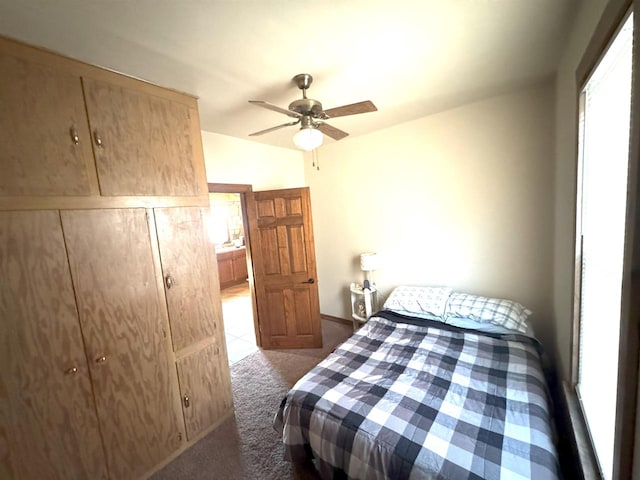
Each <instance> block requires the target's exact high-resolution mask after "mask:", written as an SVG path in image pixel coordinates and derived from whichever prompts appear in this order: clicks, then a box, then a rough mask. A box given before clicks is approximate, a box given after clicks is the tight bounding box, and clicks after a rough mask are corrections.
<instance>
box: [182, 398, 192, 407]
mask: <svg viewBox="0 0 640 480" xmlns="http://www.w3.org/2000/svg"><path fill="white" fill-rule="evenodd" d="M182 403H184V408H189V405H191V401H190V400H189V395H185V396H184V397H182Z"/></svg>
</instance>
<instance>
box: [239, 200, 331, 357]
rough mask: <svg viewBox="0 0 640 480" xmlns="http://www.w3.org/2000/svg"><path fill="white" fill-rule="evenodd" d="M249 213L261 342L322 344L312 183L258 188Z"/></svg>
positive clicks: (302, 345)
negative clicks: (310, 186)
mask: <svg viewBox="0 0 640 480" xmlns="http://www.w3.org/2000/svg"><path fill="white" fill-rule="evenodd" d="M248 213H249V216H248V217H249V233H250V238H251V241H252V242H253V252H254V254H253V259H252V260H253V268H254V276H255V287H256V301H257V306H258V312H259V314H260V335H261V342H262V347H263V348H267V349H268V348H311V347H318V346H321V345H322V335H321V325H320V307H319V299H318V284H317V276H316V264H315V247H314V240H313V224H312V219H311V201H310V196H309V189H308V188H299V189H285V190H271V191H263V192H254V193H253V195H251V196H250V199H249V201H248ZM256 244H257V245H256ZM256 252H257V254H256ZM309 279H311V280H313V282H312V283H308V282H309Z"/></svg>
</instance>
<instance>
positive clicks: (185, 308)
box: [154, 207, 223, 352]
mask: <svg viewBox="0 0 640 480" xmlns="http://www.w3.org/2000/svg"><path fill="white" fill-rule="evenodd" d="M208 210H209V209H208V208H199V207H184V208H156V209H155V210H154V212H155V219H156V229H157V232H158V244H159V246H160V258H161V259H162V273H163V276H164V285H165V295H166V297H167V306H168V308H169V321H170V323H171V336H172V338H173V349H174V350H175V351H176V352H179V351H180V350H182V349H183V348H185V347H188V346H189V345H192V344H194V343H196V342H198V341H200V340H203V339H205V338H207V337H211V336H214V335H219V336H220V337H221V338H222V337H223V333H222V330H223V329H222V322H221V320H222V305H221V303H220V286H219V284H218V272H217V268H216V262H215V261H213V255H214V252H213V244H212V243H211V242H210V241H209V238H208V237H207V234H206V232H207V230H206V229H205V226H206V224H207V223H206V222H205V219H206V218H207V215H208ZM218 330H219V331H220V333H218Z"/></svg>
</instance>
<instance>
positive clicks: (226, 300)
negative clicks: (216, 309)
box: [209, 183, 259, 366]
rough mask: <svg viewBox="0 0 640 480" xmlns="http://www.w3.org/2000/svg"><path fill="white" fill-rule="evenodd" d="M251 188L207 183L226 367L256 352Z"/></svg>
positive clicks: (249, 186)
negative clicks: (248, 205)
mask: <svg viewBox="0 0 640 480" xmlns="http://www.w3.org/2000/svg"><path fill="white" fill-rule="evenodd" d="M251 191H252V188H251V185H238V184H220V183H210V184H209V203H210V207H211V218H212V222H211V226H210V228H211V230H210V236H211V239H212V241H213V243H214V246H215V250H216V259H217V262H218V276H219V280H220V293H221V301H222V317H223V321H224V331H225V340H226V345H227V354H228V358H229V366H231V365H233V364H234V363H237V362H238V361H240V360H242V359H243V358H245V357H247V356H248V355H251V354H252V353H254V352H256V351H257V350H258V347H259V344H258V341H259V339H258V336H257V335H256V318H255V311H256V310H255V294H254V286H253V269H252V267H251V254H250V253H251V245H250V241H249V235H248V225H247V212H246V198H245V195H247V194H250V193H251Z"/></svg>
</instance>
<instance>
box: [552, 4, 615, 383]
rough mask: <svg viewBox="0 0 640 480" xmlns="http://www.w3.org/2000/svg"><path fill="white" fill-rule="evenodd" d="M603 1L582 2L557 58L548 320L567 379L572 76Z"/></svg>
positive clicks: (570, 302) (573, 176)
mask: <svg viewBox="0 0 640 480" xmlns="http://www.w3.org/2000/svg"><path fill="white" fill-rule="evenodd" d="M605 5H606V2H605V1H603V0H585V1H584V2H583V3H582V5H581V7H582V8H581V9H580V10H579V11H578V12H577V15H576V17H575V23H574V25H573V28H572V30H571V33H570V35H569V38H568V42H567V44H566V48H565V51H564V53H563V55H562V58H561V61H560V64H559V67H558V74H557V81H556V99H557V100H556V151H555V157H556V164H555V207H554V210H555V220H554V224H555V228H554V232H555V233H554V265H553V316H554V318H555V323H554V327H555V331H554V332H553V338H555V342H556V343H555V347H554V348H555V350H556V357H557V362H558V365H557V368H558V373H559V375H560V376H561V377H562V378H564V379H567V380H568V379H569V374H570V372H569V369H570V359H571V330H572V309H573V269H574V247H575V196H576V158H577V157H576V148H577V142H578V139H577V123H576V122H577V120H576V118H577V87H576V79H575V73H576V68H577V66H578V63H579V62H580V60H581V59H582V56H583V54H584V50H585V48H586V46H587V44H588V43H589V40H590V39H591V36H592V34H593V32H594V30H595V27H596V25H597V23H598V20H599V19H600V16H601V15H602V12H603V10H604V7H605Z"/></svg>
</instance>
